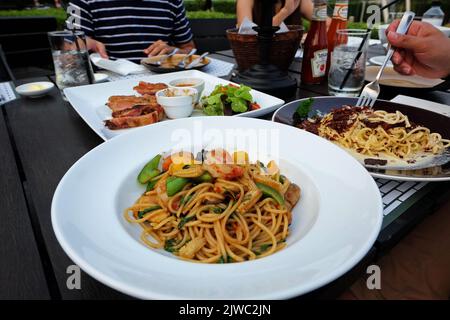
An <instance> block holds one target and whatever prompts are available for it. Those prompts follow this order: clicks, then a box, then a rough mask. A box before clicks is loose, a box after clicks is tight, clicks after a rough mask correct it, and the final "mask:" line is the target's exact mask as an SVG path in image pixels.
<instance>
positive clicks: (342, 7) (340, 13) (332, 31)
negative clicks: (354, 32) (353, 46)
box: [327, 0, 348, 70]
mask: <svg viewBox="0 0 450 320" xmlns="http://www.w3.org/2000/svg"><path fill="white" fill-rule="evenodd" d="M347 18H348V0H337V1H336V4H335V5H334V12H333V19H332V20H331V24H330V27H329V28H328V62H327V70H330V61H331V53H332V52H333V50H334V47H335V46H336V45H339V44H344V43H346V42H347V39H346V38H344V37H339V39H338V37H337V31H338V30H341V29H347Z"/></svg>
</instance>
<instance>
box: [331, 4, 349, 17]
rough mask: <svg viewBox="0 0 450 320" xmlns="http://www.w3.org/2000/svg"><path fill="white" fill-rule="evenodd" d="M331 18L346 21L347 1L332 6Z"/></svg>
mask: <svg viewBox="0 0 450 320" xmlns="http://www.w3.org/2000/svg"><path fill="white" fill-rule="evenodd" d="M333 18H335V19H339V20H344V21H346V20H347V18H348V1H337V2H336V4H335V6H334V12H333Z"/></svg>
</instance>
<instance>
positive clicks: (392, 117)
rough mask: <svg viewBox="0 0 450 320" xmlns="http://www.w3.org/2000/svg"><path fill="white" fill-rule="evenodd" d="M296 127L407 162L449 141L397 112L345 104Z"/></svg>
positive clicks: (438, 150)
mask: <svg viewBox="0 0 450 320" xmlns="http://www.w3.org/2000/svg"><path fill="white" fill-rule="evenodd" d="M299 127H300V128H302V129H306V130H308V131H311V132H313V133H315V134H317V135H319V136H321V137H323V138H326V139H328V140H331V141H333V142H335V143H336V144H338V145H340V146H342V147H344V148H347V149H351V150H353V151H356V152H357V153H359V154H361V155H364V156H369V157H378V158H382V159H383V158H384V159H386V158H394V159H397V160H404V161H406V162H408V163H414V162H415V161H416V160H417V159H418V158H419V157H424V156H427V155H436V154H439V153H441V152H443V151H444V150H445V149H446V148H448V147H449V146H450V140H447V139H443V138H442V136H441V135H440V134H439V133H433V132H431V131H430V129H428V128H426V127H423V126H419V125H416V124H414V123H412V122H411V121H410V120H409V118H408V117H407V116H406V115H404V114H403V113H401V112H400V111H396V112H395V113H389V112H387V111H383V110H373V109H370V108H367V107H350V106H344V107H342V108H339V109H336V110H333V111H332V112H330V113H328V114H326V115H324V116H323V117H322V118H315V119H308V120H305V121H303V122H302V123H301V124H300V126H299ZM384 164H385V163H384Z"/></svg>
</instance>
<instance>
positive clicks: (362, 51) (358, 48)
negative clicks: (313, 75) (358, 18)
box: [328, 29, 370, 97]
mask: <svg viewBox="0 0 450 320" xmlns="http://www.w3.org/2000/svg"><path fill="white" fill-rule="evenodd" d="M369 33H370V32H369V31H367V30H359V29H341V30H338V31H337V34H338V36H337V37H336V43H335V47H334V51H333V52H332V53H331V66H330V72H329V74H328V92H329V94H330V95H333V96H339V97H357V96H359V93H360V92H361V89H362V87H363V85H364V76H365V73H366V62H367V48H368V46H369V38H370V34H369ZM344 79H346V81H345V83H344Z"/></svg>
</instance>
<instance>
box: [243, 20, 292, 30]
mask: <svg viewBox="0 0 450 320" xmlns="http://www.w3.org/2000/svg"><path fill="white" fill-rule="evenodd" d="M257 26H258V25H257V24H256V23H254V22H253V21H251V20H250V19H249V18H247V17H245V18H244V20H243V21H242V23H241V26H240V27H239V31H238V33H239V34H257V32H256V31H255V30H253V27H257ZM288 31H289V28H288V27H287V26H286V24H285V23H284V22H282V23H281V24H280V29H278V31H277V32H276V33H283V32H288Z"/></svg>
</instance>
